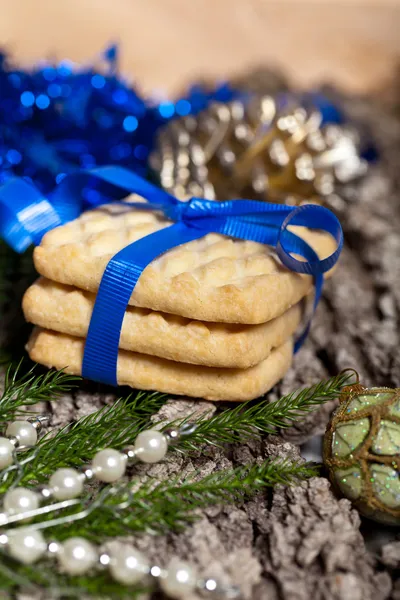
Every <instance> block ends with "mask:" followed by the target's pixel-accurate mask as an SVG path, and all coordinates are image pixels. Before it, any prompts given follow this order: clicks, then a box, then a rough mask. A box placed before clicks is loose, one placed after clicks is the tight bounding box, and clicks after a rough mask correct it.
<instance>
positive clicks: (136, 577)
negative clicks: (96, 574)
mask: <svg viewBox="0 0 400 600" xmlns="http://www.w3.org/2000/svg"><path fill="white" fill-rule="evenodd" d="M148 571H149V565H148V563H147V559H146V557H145V556H144V555H143V554H142V553H141V552H139V551H138V550H135V549H134V548H131V547H130V546H119V547H118V549H116V550H115V552H114V553H113V554H112V556H111V561H110V572H111V575H112V576H113V577H114V579H115V580H116V581H119V582H120V583H124V584H125V585H130V584H132V583H137V582H138V581H140V580H141V579H143V577H144V575H146V573H148Z"/></svg>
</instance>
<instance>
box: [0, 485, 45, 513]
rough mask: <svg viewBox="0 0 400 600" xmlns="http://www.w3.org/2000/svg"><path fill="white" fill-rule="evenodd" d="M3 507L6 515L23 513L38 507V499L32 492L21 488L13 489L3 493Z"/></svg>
mask: <svg viewBox="0 0 400 600" xmlns="http://www.w3.org/2000/svg"><path fill="white" fill-rule="evenodd" d="M3 506H4V510H5V511H6V512H7V513H8V514H14V515H15V514H18V513H24V512H28V511H31V510H35V509H36V508H37V507H38V506H39V497H38V495H37V494H35V492H32V490H27V489H26V488H23V487H19V488H14V489H13V490H9V491H8V492H6V493H5V495H4V501H3Z"/></svg>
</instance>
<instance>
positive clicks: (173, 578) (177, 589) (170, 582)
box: [160, 558, 197, 598]
mask: <svg viewBox="0 0 400 600" xmlns="http://www.w3.org/2000/svg"><path fill="white" fill-rule="evenodd" d="M196 581H197V575H196V571H195V570H194V568H193V567H192V566H191V565H188V564H187V563H185V562H183V561H181V560H179V559H178V558H173V559H172V560H171V562H170V563H169V565H168V569H167V575H166V577H165V578H164V579H161V580H160V586H161V588H162V589H163V591H164V592H165V593H166V594H168V595H169V596H171V597H172V598H186V597H187V595H188V594H189V593H190V592H192V591H193V590H194V588H195V587H196Z"/></svg>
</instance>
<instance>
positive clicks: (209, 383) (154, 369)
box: [27, 328, 293, 402]
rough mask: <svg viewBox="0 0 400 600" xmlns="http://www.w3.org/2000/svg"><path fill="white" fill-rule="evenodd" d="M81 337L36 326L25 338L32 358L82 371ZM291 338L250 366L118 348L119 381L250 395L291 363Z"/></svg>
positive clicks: (216, 396)
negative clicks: (202, 362) (203, 363)
mask: <svg viewBox="0 0 400 600" xmlns="http://www.w3.org/2000/svg"><path fill="white" fill-rule="evenodd" d="M83 349H84V340H83V339H80V338H76V337H72V336H69V335H64V334H61V333H55V332H54V331H49V330H45V329H40V328H36V329H35V330H34V332H33V333H32V335H31V338H30V340H29V342H28V344H27V350H28V352H29V356H30V357H31V359H32V360H34V361H36V362H38V363H41V364H44V365H46V366H47V367H55V368H56V369H63V370H65V371H66V372H67V373H72V374H75V375H79V374H81V368H82V357H83ZM292 352H293V344H292V342H291V340H289V341H287V342H285V343H284V344H283V345H282V346H279V348H276V349H275V350H273V351H272V353H271V354H270V356H269V357H268V358H266V359H265V360H263V361H262V362H261V363H259V364H258V365H256V366H254V367H251V368H250V369H217V368H213V367H199V366H194V365H188V364H184V363H179V362H174V361H172V360H164V359H162V358H155V357H154V356H148V355H146V354H138V353H136V352H127V351H126V350H120V351H119V355H118V384H119V385H129V386H131V387H133V388H137V389H143V390H158V391H160V392H166V393H168V394H177V395H184V396H194V397H196V398H205V399H206V400H230V401H235V402H236V401H238V402H240V401H243V400H251V399H253V398H257V397H258V396H261V395H262V394H264V393H265V392H267V391H268V390H269V389H271V387H273V386H274V385H275V384H276V383H277V382H278V381H279V380H280V379H281V378H282V377H283V375H284V374H285V373H286V371H287V370H288V369H289V367H290V364H291V360H292Z"/></svg>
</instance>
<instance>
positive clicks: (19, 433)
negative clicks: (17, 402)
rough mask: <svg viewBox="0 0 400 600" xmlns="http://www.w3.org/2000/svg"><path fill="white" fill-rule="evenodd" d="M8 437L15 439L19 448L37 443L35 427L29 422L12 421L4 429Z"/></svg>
mask: <svg viewBox="0 0 400 600" xmlns="http://www.w3.org/2000/svg"><path fill="white" fill-rule="evenodd" d="M6 435H7V436H8V437H15V438H16V439H17V440H18V444H19V446H34V445H35V444H36V442H37V438H38V434H37V431H36V427H35V426H34V425H33V424H32V423H29V421H14V422H13V423H10V424H9V426H8V427H7V429H6Z"/></svg>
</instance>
